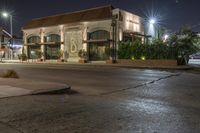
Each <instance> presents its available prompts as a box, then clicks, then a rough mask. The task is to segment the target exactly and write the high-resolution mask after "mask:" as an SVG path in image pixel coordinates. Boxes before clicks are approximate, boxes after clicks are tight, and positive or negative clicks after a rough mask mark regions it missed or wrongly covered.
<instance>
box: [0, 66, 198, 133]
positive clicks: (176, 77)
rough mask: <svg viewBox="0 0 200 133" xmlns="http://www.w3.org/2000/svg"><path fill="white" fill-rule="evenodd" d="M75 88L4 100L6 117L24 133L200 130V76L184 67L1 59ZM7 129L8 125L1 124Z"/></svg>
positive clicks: (2, 117)
mask: <svg viewBox="0 0 200 133" xmlns="http://www.w3.org/2000/svg"><path fill="white" fill-rule="evenodd" d="M2 69H15V70H16V71H17V72H18V74H19V75H20V78H21V79H29V80H37V81H48V82H58V83H68V84H69V85H70V86H71V89H73V90H75V91H76V92H77V93H75V94H71V95H69V94H59V95H58V94H56V95H33V96H21V97H13V98H6V99H1V100H0V106H1V108H0V128H1V127H2V126H1V123H3V125H4V126H7V127H10V128H11V129H12V130H15V131H18V132H23V133H94V132H95V133H199V132H200V102H199V101H200V97H199V95H200V76H199V74H195V73H188V72H185V71H159V70H146V69H144V70H138V69H126V68H112V67H110V68H104V67H88V66H87V67H86V66H85V67H78V66H73V65H72V66H65V65H12V64H10V65H0V70H2ZM1 131H3V130H1Z"/></svg>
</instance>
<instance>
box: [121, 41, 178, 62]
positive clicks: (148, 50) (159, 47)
mask: <svg viewBox="0 0 200 133" xmlns="http://www.w3.org/2000/svg"><path fill="white" fill-rule="evenodd" d="M118 57H119V59H132V58H134V59H141V57H145V59H176V58H177V51H176V50H175V49H174V47H172V46H167V45H166V44H164V43H163V42H162V41H161V40H155V41H153V42H152V44H142V42H141V41H138V40H136V41H134V42H122V43H120V44H119V50H118Z"/></svg>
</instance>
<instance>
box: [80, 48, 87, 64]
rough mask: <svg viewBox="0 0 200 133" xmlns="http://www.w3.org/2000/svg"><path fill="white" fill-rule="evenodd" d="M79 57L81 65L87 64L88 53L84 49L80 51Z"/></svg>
mask: <svg viewBox="0 0 200 133" xmlns="http://www.w3.org/2000/svg"><path fill="white" fill-rule="evenodd" d="M78 56H79V57H80V59H79V63H87V52H86V51H85V50H84V49H81V50H79V52H78Z"/></svg>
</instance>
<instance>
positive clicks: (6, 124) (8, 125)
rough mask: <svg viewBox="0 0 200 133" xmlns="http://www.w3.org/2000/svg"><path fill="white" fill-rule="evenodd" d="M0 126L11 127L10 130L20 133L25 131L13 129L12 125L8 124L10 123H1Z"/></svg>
mask: <svg viewBox="0 0 200 133" xmlns="http://www.w3.org/2000/svg"><path fill="white" fill-rule="evenodd" d="M0 124H2V125H5V126H7V127H9V128H10V129H13V130H16V131H17V132H19V133H24V132H23V131H21V130H19V129H18V128H16V127H13V126H12V125H10V124H8V123H6V122H2V121H0Z"/></svg>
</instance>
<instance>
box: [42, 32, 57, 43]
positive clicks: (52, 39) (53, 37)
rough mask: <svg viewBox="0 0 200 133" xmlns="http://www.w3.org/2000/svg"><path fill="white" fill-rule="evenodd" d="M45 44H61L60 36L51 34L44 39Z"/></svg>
mask: <svg viewBox="0 0 200 133" xmlns="http://www.w3.org/2000/svg"><path fill="white" fill-rule="evenodd" d="M44 42H60V35H57V34H50V35H48V36H46V37H44Z"/></svg>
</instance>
